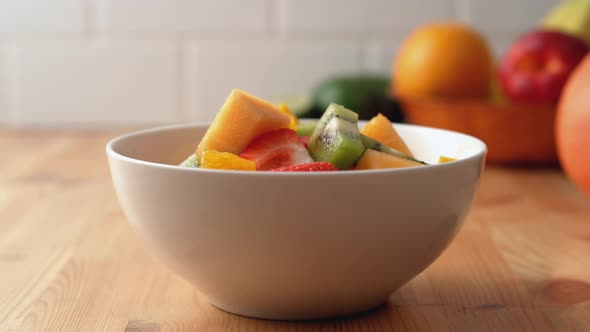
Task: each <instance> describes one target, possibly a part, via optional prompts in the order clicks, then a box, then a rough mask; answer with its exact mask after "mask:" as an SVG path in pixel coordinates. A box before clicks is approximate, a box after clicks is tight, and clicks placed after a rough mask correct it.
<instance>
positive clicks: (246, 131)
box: [196, 89, 291, 157]
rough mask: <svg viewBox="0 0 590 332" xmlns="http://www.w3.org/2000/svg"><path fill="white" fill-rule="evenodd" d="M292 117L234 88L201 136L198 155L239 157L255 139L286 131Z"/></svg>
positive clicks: (276, 107) (268, 103) (266, 102)
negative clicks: (215, 153)
mask: <svg viewBox="0 0 590 332" xmlns="http://www.w3.org/2000/svg"><path fill="white" fill-rule="evenodd" d="M290 123H291V117H289V116H288V115H287V114H285V113H283V112H281V110H280V109H279V107H278V106H276V105H274V104H272V103H270V102H268V101H265V100H262V99H260V98H257V97H254V96H252V95H250V94H248V93H246V92H244V91H241V90H237V89H234V90H232V91H231V93H230V95H229V96H228V97H227V99H226V100H225V103H224V104H223V106H222V107H221V110H220V111H219V113H218V114H217V116H216V117H215V120H214V121H213V123H212V124H211V126H210V127H209V129H208V130H207V132H206V133H205V136H203V139H202V140H201V143H200V144H199V147H198V148H197V152H196V153H197V156H199V157H202V154H203V152H204V151H206V150H217V151H221V152H231V153H233V154H240V152H242V150H244V148H245V147H246V146H247V145H248V144H249V143H250V141H252V139H253V138H254V137H256V136H259V135H261V134H264V133H266V132H269V131H272V130H277V129H281V128H289V126H290Z"/></svg>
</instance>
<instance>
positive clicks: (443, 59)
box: [392, 23, 494, 98]
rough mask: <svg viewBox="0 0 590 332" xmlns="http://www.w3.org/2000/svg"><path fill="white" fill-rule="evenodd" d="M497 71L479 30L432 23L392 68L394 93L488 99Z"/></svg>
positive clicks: (413, 38) (413, 36)
mask: <svg viewBox="0 0 590 332" xmlns="http://www.w3.org/2000/svg"><path fill="white" fill-rule="evenodd" d="M493 71H494V69H493V67H492V55H491V52H490V50H489V48H488V46H487V44H486V42H485V40H484V39H483V37H482V36H480V35H479V34H478V33H477V32H476V31H474V30H473V29H471V28H469V27H467V26H465V25H461V24H457V23H438V24H429V25H425V26H422V27H420V28H419V29H417V30H416V31H414V32H413V33H412V34H411V35H410V36H409V37H408V38H407V39H406V40H405V41H404V43H403V44H402V47H401V49H400V52H399V54H398V56H397V58H396V59H395V61H394V65H393V68H392V77H393V79H394V83H393V84H392V86H393V93H394V95H396V96H398V97H401V98H417V97H418V98H421V97H468V98H486V97H487V95H488V93H489V86H490V82H491V78H492V73H493Z"/></svg>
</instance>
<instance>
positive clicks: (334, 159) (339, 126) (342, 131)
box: [308, 116, 365, 170]
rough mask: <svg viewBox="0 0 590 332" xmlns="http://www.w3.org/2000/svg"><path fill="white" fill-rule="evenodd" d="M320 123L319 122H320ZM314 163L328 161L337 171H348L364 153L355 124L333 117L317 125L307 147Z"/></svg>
mask: <svg viewBox="0 0 590 332" xmlns="http://www.w3.org/2000/svg"><path fill="white" fill-rule="evenodd" d="M320 122H321V121H320ZM308 150H309V153H310V155H311V157H312V158H313V159H314V160H315V161H328V162H331V163H332V164H334V166H336V167H337V168H338V169H341V170H346V169H350V168H351V167H352V165H354V163H356V162H357V161H358V160H359V158H360V157H361V156H362V155H363V153H364V152H365V146H364V145H363V142H362V141H361V136H360V133H359V129H358V127H357V124H356V122H351V121H348V120H345V119H344V118H341V117H338V116H334V117H332V118H331V119H330V120H329V121H328V122H327V123H326V124H325V125H323V126H322V125H321V123H320V124H318V126H317V128H316V129H315V130H314V132H313V134H312V135H311V139H310V142H309V147H308Z"/></svg>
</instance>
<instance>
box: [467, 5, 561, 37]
mask: <svg viewBox="0 0 590 332" xmlns="http://www.w3.org/2000/svg"><path fill="white" fill-rule="evenodd" d="M557 3H559V0H517V1H515V0H493V1H490V0H471V1H469V2H467V6H468V15H469V19H468V22H470V23H472V24H474V25H475V26H476V27H478V28H480V29H481V30H482V31H484V32H486V33H488V34H490V35H493V34H494V33H497V32H504V33H506V32H508V33H509V34H514V33H521V32H523V31H526V30H529V29H531V28H533V27H534V26H536V25H537V24H538V22H539V21H540V20H541V19H542V18H543V17H544V16H545V14H546V13H547V12H548V11H549V10H550V8H551V7H553V6H555V5H556V4H557Z"/></svg>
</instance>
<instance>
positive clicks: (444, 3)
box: [278, 0, 455, 33]
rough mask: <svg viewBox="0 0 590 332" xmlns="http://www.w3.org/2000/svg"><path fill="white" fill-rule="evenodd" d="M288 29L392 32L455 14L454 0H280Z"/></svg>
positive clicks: (284, 23) (299, 30)
mask: <svg viewBox="0 0 590 332" xmlns="http://www.w3.org/2000/svg"><path fill="white" fill-rule="evenodd" d="M278 1H280V6H279V8H280V9H279V10H280V13H279V15H280V18H281V22H280V23H281V28H282V29H284V30H285V31H286V32H287V33H289V32H293V33H314V32H325V31H327V32H334V33H351V32H353V33H354V32H383V31H385V32H389V31H395V30H396V29H407V28H408V27H410V26H415V25H418V24H421V23H424V22H428V21H432V20H449V19H453V18H454V17H455V8H454V4H453V0H411V1H410V0H363V1H361V0H321V1H317V0H278Z"/></svg>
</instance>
